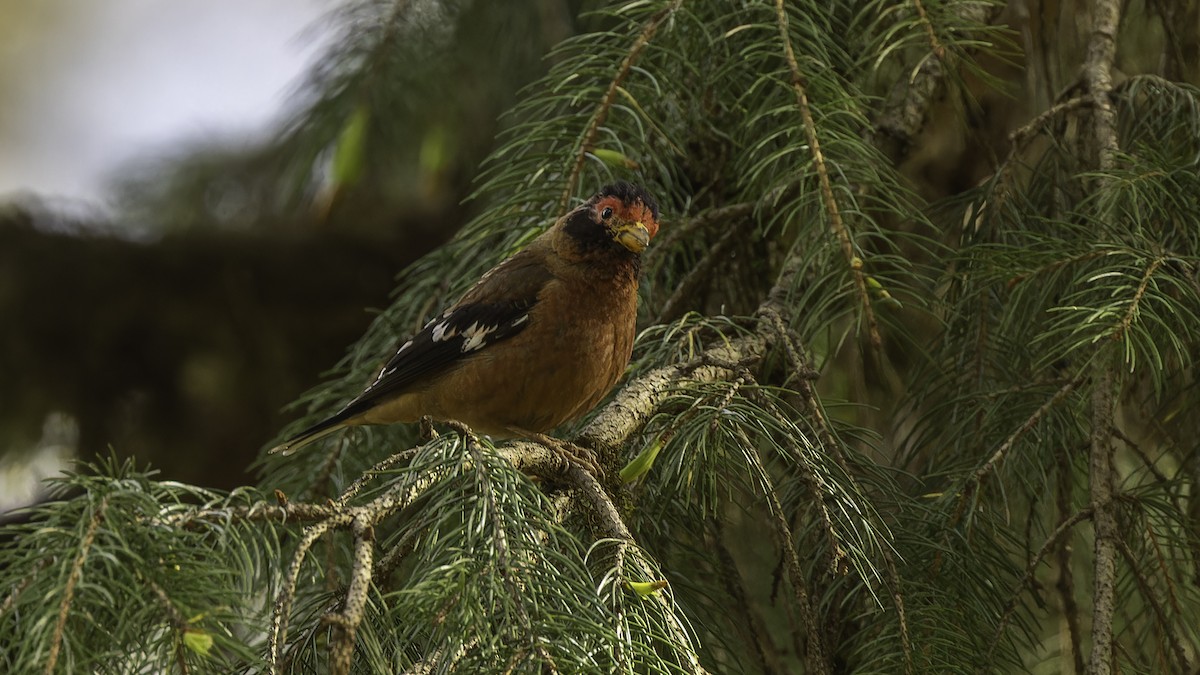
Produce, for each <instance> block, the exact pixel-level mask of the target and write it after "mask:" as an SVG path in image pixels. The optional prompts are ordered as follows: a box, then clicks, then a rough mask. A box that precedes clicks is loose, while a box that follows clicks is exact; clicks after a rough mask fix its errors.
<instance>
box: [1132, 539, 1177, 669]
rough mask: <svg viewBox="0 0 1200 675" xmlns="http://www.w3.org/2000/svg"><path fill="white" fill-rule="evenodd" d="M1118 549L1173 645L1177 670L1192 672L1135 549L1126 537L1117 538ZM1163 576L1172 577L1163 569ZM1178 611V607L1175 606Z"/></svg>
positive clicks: (1168, 640) (1161, 631)
mask: <svg viewBox="0 0 1200 675" xmlns="http://www.w3.org/2000/svg"><path fill="white" fill-rule="evenodd" d="M1116 543H1117V550H1119V551H1120V552H1121V556H1122V557H1123V558H1125V563H1126V564H1127V565H1129V569H1130V573H1131V574H1132V576H1133V579H1134V581H1135V582H1137V586H1138V590H1139V591H1141V594H1142V598H1143V599H1144V600H1145V601H1146V602H1147V603H1148V604H1149V605H1150V609H1151V610H1153V612H1154V618H1155V619H1156V620H1157V621H1158V630H1159V631H1160V633H1159V634H1160V635H1165V636H1166V638H1167V644H1169V645H1170V646H1171V653H1172V655H1173V656H1174V657H1175V661H1176V664H1177V667H1178V670H1177V671H1176V672H1180V673H1190V672H1195V671H1193V670H1192V666H1191V663H1189V662H1188V657H1187V651H1186V650H1185V649H1184V648H1183V641H1182V640H1181V639H1180V637H1179V635H1178V633H1177V632H1176V630H1175V628H1174V625H1173V623H1172V622H1171V620H1170V619H1169V618H1168V617H1167V612H1166V609H1165V608H1164V607H1163V605H1162V602H1160V601H1159V599H1158V595H1157V594H1155V592H1154V589H1153V588H1151V587H1150V582H1149V581H1148V580H1147V579H1146V575H1145V574H1143V573H1142V569H1141V567H1140V566H1139V565H1138V560H1137V558H1135V557H1134V555H1133V551H1132V550H1130V548H1129V544H1127V543H1126V542H1125V540H1124V539H1117V542H1116ZM1163 572H1164V573H1163V578H1164V579H1170V578H1171V577H1170V575H1169V574H1166V573H1165V570H1164V571H1163ZM1175 609H1176V611H1178V607H1176V608H1175Z"/></svg>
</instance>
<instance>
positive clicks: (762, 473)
mask: <svg viewBox="0 0 1200 675" xmlns="http://www.w3.org/2000/svg"><path fill="white" fill-rule="evenodd" d="M736 429H737V434H738V437H739V438H740V440H741V441H742V443H743V444H744V445H745V446H746V447H747V448H753V447H756V446H755V443H754V442H753V441H751V440H750V438H749V437H748V436H747V435H746V431H745V430H744V429H742V428H741V427H737V428H736ZM748 456H749V457H752V458H753V461H754V464H755V467H754V468H755V471H757V472H758V475H759V480H761V481H762V482H763V484H764V485H765V489H764V492H765V493H766V496H767V500H768V507H769V510H770V512H771V524H772V526H773V527H772V528H771V531H772V532H773V533H774V534H775V538H776V539H777V540H778V541H777V544H778V546H779V548H780V552H781V553H782V554H783V558H784V563H785V564H784V569H785V570H786V572H787V578H788V581H789V582H790V583H791V586H792V591H793V592H794V593H795V602H796V607H797V608H798V609H799V610H800V617H801V619H802V620H803V621H804V630H805V633H806V635H807V637H808V649H807V650H806V653H805V662H806V664H807V665H808V672H810V673H818V674H822V673H824V674H828V673H830V672H831V670H832V667H831V664H830V662H829V657H828V656H827V655H826V650H825V638H824V635H823V634H822V631H821V625H822V624H821V622H820V621H818V620H817V614H816V608H815V607H813V603H812V594H811V593H809V590H808V581H807V579H805V577H804V568H803V567H802V566H801V565H800V556H799V554H798V553H797V552H796V544H795V542H794V541H793V539H792V530H791V528H790V527H789V526H788V522H787V518H786V516H784V512H783V505H782V504H781V503H780V502H779V497H778V495H777V494H776V490H775V484H774V481H772V480H771V476H770V474H768V473H767V468H766V467H765V466H763V464H762V460H761V459H759V458H758V456H757V455H756V454H754V453H751V454H749V455H748Z"/></svg>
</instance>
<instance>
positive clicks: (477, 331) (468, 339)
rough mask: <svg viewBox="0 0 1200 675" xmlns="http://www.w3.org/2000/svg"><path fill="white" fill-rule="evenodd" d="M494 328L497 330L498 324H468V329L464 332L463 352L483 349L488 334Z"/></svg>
mask: <svg viewBox="0 0 1200 675" xmlns="http://www.w3.org/2000/svg"><path fill="white" fill-rule="evenodd" d="M494 330H496V326H480V325H479V322H475V323H473V324H471V325H470V326H468V327H467V329H466V330H464V331H463V332H462V336H463V343H462V351H463V353H464V354H465V353H467V352H473V351H475V350H476V349H481V348H482V347H483V345H484V344H485V342H486V341H487V336H488V335H489V334H490V333H491V332H492V331H494Z"/></svg>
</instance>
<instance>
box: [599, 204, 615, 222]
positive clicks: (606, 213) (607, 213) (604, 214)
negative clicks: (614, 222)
mask: <svg viewBox="0 0 1200 675" xmlns="http://www.w3.org/2000/svg"><path fill="white" fill-rule="evenodd" d="M600 218H601V219H602V220H608V219H609V218H612V207H611V206H606V207H604V210H603V211H601V212H600Z"/></svg>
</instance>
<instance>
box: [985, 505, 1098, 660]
mask: <svg viewBox="0 0 1200 675" xmlns="http://www.w3.org/2000/svg"><path fill="white" fill-rule="evenodd" d="M1093 513H1094V512H1093V510H1092V507H1090V506H1089V507H1088V508H1086V509H1083V510H1082V511H1079V512H1078V513H1076V514H1075V515H1073V516H1071V517H1070V518H1067V519H1066V520H1064V521H1063V522H1061V523H1059V524H1058V527H1056V528H1054V531H1053V532H1051V533H1050V536H1049V537H1047V538H1046V541H1045V542H1044V543H1043V544H1042V547H1041V548H1040V549H1038V552H1037V554H1036V555H1034V556H1033V559H1032V560H1030V561H1029V564H1028V565H1026V567H1025V574H1024V575H1022V577H1021V579H1020V580H1019V581H1018V582H1017V583H1016V584H1014V585H1013V590H1012V593H1011V595H1012V597H1011V598H1010V599H1009V601H1008V604H1007V605H1006V606H1005V607H1004V612H1002V613H1001V614H1000V621H999V622H998V623H997V624H996V630H995V632H994V633H993V634H992V640H991V642H990V643H989V644H988V650H987V653H986V654H985V655H984V662H985V663H986V662H989V661H990V660H991V657H992V653H993V652H994V651H995V650H996V646H997V645H998V644H1000V638H1001V637H1003V635H1004V630H1005V628H1007V627H1008V621H1009V619H1011V618H1012V615H1013V612H1015V611H1016V609H1017V605H1018V604H1019V602H1020V598H1021V591H1022V589H1024V588H1025V587H1026V586H1027V585H1029V583H1030V582H1032V581H1033V575H1034V574H1036V573H1037V568H1038V565H1040V564H1041V562H1042V559H1043V558H1045V557H1046V554H1047V553H1049V552H1050V549H1051V548H1053V547H1054V546H1055V545H1056V544H1058V541H1059V539H1060V538H1061V537H1062V536H1063V535H1065V534H1067V533H1068V532H1070V531H1071V528H1072V527H1075V526H1076V525H1077V524H1079V523H1081V522H1083V521H1085V520H1087V519H1089V518H1091V517H1092V515H1093Z"/></svg>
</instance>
